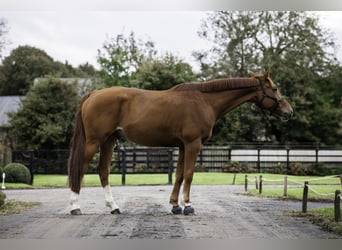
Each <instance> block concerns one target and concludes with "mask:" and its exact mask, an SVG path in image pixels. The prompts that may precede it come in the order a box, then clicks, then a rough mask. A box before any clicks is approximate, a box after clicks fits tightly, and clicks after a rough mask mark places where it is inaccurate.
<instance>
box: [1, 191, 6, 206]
mask: <svg viewBox="0 0 342 250" xmlns="http://www.w3.org/2000/svg"><path fill="white" fill-rule="evenodd" d="M5 199H6V195H5V194H4V193H3V192H2V191H0V207H2V206H3V205H4V204H5Z"/></svg>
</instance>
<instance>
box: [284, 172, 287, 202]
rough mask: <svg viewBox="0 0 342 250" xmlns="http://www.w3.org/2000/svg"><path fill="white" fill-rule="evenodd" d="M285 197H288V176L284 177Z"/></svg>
mask: <svg viewBox="0 0 342 250" xmlns="http://www.w3.org/2000/svg"><path fill="white" fill-rule="evenodd" d="M284 197H287V175H285V176H284Z"/></svg>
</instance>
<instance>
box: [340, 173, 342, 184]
mask: <svg viewBox="0 0 342 250" xmlns="http://www.w3.org/2000/svg"><path fill="white" fill-rule="evenodd" d="M340 182H341V187H342V174H340Z"/></svg>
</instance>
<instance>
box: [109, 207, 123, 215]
mask: <svg viewBox="0 0 342 250" xmlns="http://www.w3.org/2000/svg"><path fill="white" fill-rule="evenodd" d="M110 213H111V214H121V211H120V209H118V208H116V209H114V210H112V211H111V212H110Z"/></svg>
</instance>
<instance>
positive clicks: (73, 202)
mask: <svg viewBox="0 0 342 250" xmlns="http://www.w3.org/2000/svg"><path fill="white" fill-rule="evenodd" d="M79 197H80V195H79V194H78V193H75V192H73V191H71V195H70V206H71V211H72V210H75V209H80V208H81V206H80V204H79V202H78V199H79Z"/></svg>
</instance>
